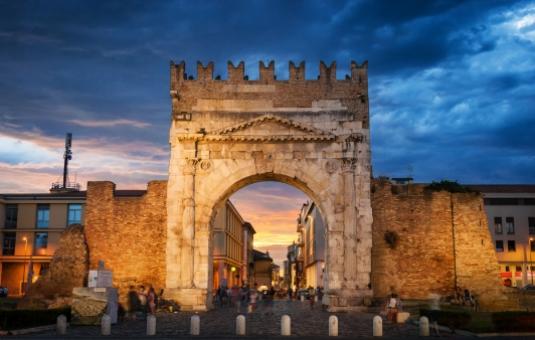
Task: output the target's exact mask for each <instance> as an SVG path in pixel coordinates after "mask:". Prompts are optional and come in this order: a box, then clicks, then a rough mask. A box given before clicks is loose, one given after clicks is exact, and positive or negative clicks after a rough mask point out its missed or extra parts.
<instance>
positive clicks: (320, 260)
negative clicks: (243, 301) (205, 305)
mask: <svg viewBox="0 0 535 340" xmlns="http://www.w3.org/2000/svg"><path fill="white" fill-rule="evenodd" d="M305 192H309V193H310V192H311V190H310V188H307V186H306V184H304V183H302V182H299V181H297V180H296V179H295V178H294V179H292V178H288V177H287V176H277V175H275V174H273V173H271V174H264V175H262V176H260V175H256V176H251V177H249V178H246V179H243V180H241V181H239V182H237V183H235V184H234V185H231V186H230V187H229V189H228V190H227V191H226V192H225V194H224V195H223V196H222V197H221V198H220V199H219V200H218V201H217V203H216V204H215V205H214V208H213V211H212V217H211V219H210V228H211V230H212V238H211V245H210V249H211V250H212V252H211V254H210V255H211V259H210V260H209V261H208V263H209V265H210V264H211V266H212V267H211V270H212V271H211V273H210V281H211V285H210V286H211V287H212V292H211V296H212V298H213V299H212V301H213V302H214V304H218V303H222V302H223V303H224V302H225V301H222V300H226V295H227V294H226V293H225V292H226V291H227V290H228V289H231V288H232V287H240V286H242V285H247V286H248V287H250V288H255V289H257V290H259V291H261V292H265V291H267V290H271V289H272V288H273V290H274V291H276V292H277V294H278V295H279V296H281V297H282V296H284V297H286V296H287V295H288V291H290V292H293V293H294V296H295V293H296V292H297V291H298V290H299V289H301V290H304V289H307V288H309V287H312V288H314V289H316V288H318V287H321V288H323V287H324V286H325V282H324V279H326V276H325V274H326V272H327V271H328V268H327V266H326V256H327V254H326V244H327V240H326V239H327V221H326V220H325V219H324V217H323V216H324V215H323V214H322V213H321V209H322V208H321V207H320V205H319V204H317V203H316V202H315V201H314V200H313V199H312V197H315V196H317V195H314V194H313V193H312V194H308V195H307V194H306V193H305ZM316 200H319V199H318V198H316ZM222 290H225V292H223V291H222ZM218 294H219V295H218ZM222 297H223V298H222Z"/></svg>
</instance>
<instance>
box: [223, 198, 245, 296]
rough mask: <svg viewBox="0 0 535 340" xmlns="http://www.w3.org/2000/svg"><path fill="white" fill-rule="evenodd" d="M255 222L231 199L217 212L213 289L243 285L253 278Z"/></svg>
mask: <svg viewBox="0 0 535 340" xmlns="http://www.w3.org/2000/svg"><path fill="white" fill-rule="evenodd" d="M254 234H255V230H254V228H253V226H252V225H251V224H250V223H248V222H246V221H244V220H243V218H242V216H241V215H240V213H239V212H238V210H236V207H234V205H233V204H232V202H231V201H230V200H227V201H226V202H225V204H224V206H223V207H222V208H221V209H219V210H218V211H217V213H216V217H215V220H214V228H213V240H214V252H213V289H214V291H215V290H216V289H217V288H218V287H220V286H226V287H232V286H234V285H238V286H240V285H241V284H243V283H244V282H250V281H251V280H252V279H253V270H254V255H253V238H254Z"/></svg>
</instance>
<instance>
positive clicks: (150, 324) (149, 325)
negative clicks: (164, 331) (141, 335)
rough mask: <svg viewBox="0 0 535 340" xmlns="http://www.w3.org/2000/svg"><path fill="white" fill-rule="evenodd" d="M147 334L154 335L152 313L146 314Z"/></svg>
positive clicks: (154, 325)
mask: <svg viewBox="0 0 535 340" xmlns="http://www.w3.org/2000/svg"><path fill="white" fill-rule="evenodd" d="M147 335H156V317H155V316H154V315H148V316H147Z"/></svg>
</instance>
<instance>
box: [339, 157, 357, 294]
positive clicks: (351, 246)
mask: <svg viewBox="0 0 535 340" xmlns="http://www.w3.org/2000/svg"><path fill="white" fill-rule="evenodd" d="M356 163H357V160H356V159H355V158H344V159H342V176H343V181H344V208H345V209H344V287H345V288H347V289H355V288H356V279H357V212H356V207H355V168H356Z"/></svg>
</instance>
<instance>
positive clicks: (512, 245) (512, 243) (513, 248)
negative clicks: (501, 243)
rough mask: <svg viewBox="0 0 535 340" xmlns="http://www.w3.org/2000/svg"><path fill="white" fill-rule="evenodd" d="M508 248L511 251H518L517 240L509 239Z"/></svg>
mask: <svg viewBox="0 0 535 340" xmlns="http://www.w3.org/2000/svg"><path fill="white" fill-rule="evenodd" d="M507 250H508V251H510V252H514V251H516V242H515V241H514V240H509V241H507Z"/></svg>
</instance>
